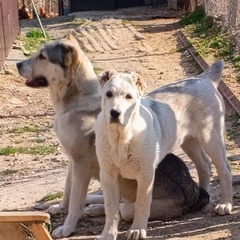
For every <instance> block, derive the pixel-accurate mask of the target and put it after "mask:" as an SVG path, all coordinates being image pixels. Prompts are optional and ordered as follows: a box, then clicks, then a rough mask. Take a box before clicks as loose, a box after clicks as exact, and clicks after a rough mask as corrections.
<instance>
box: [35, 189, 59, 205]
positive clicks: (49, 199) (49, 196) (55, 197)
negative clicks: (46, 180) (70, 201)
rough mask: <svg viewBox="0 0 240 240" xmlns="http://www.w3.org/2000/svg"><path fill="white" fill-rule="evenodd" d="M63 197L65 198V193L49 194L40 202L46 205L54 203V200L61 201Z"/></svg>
mask: <svg viewBox="0 0 240 240" xmlns="http://www.w3.org/2000/svg"><path fill="white" fill-rule="evenodd" d="M62 197H63V192H56V193H49V194H47V195H46V196H44V197H43V198H41V199H40V200H39V201H38V202H40V203H44V202H48V201H52V200H54V199H59V198H62Z"/></svg>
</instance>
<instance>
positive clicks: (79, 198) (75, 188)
mask: <svg viewBox="0 0 240 240" xmlns="http://www.w3.org/2000/svg"><path fill="white" fill-rule="evenodd" d="M84 163H85V164H89V161H88V158H87V159H79V161H73V162H72V170H73V171H72V186H71V192H70V201H69V208H68V215H67V218H66V220H65V222H64V225H63V226H60V227H58V228H57V229H55V230H54V231H53V233H52V236H53V237H54V238H61V237H67V236H69V235H71V234H72V233H73V232H74V230H75V227H76V225H77V222H78V219H79V218H80V217H81V215H82V214H83V210H84V207H85V199H86V195H87V189H88V185H89V182H90V180H91V177H92V172H91V171H86V169H90V166H85V165H84Z"/></svg>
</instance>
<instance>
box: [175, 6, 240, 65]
mask: <svg viewBox="0 0 240 240" xmlns="http://www.w3.org/2000/svg"><path fill="white" fill-rule="evenodd" d="M179 23H180V24H181V25H182V26H183V27H184V29H185V31H186V33H187V35H188V36H189V37H190V40H189V41H190V43H191V44H193V45H194V47H195V48H196V50H197V52H198V53H199V54H200V55H201V56H203V57H207V56H208V55H213V56H214V57H215V59H222V60H224V61H229V62H231V63H232V64H233V66H234V67H235V68H236V69H240V54H238V53H236V52H235V51H234V45H233V43H232V41H231V38H230V37H229V35H228V34H227V33H224V32H222V31H221V28H220V27H218V26H216V25H214V24H213V21H212V20H211V19H210V18H208V17H207V16H206V15H205V13H204V11H203V10H201V9H197V10H196V11H194V12H193V13H191V14H189V15H187V16H186V17H184V18H182V19H181V20H180V21H179Z"/></svg>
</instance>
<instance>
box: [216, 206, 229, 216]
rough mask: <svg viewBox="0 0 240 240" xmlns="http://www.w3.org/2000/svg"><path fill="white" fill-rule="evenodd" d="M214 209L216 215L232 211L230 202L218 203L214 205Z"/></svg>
mask: <svg viewBox="0 0 240 240" xmlns="http://www.w3.org/2000/svg"><path fill="white" fill-rule="evenodd" d="M215 211H216V213H217V214H218V215H226V214H231V212H232V204H231V203H219V204H218V205H217V206H216V207H215Z"/></svg>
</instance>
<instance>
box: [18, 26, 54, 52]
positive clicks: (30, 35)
mask: <svg viewBox="0 0 240 240" xmlns="http://www.w3.org/2000/svg"><path fill="white" fill-rule="evenodd" d="M22 40H23V46H24V48H25V49H26V50H27V51H29V52H30V54H31V55H32V54H34V53H35V52H36V51H37V50H38V48H39V47H40V46H41V45H42V44H44V43H46V42H48V41H49V40H50V37H49V36H48V35H47V39H45V38H44V35H43V33H42V31H41V29H31V30H29V31H28V32H27V33H26V35H25V37H24V38H23V39H22Z"/></svg>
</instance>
